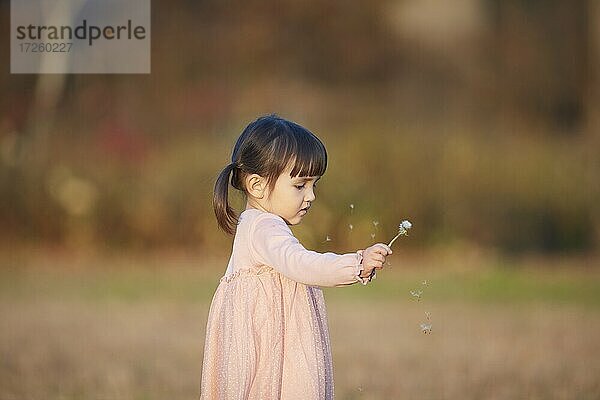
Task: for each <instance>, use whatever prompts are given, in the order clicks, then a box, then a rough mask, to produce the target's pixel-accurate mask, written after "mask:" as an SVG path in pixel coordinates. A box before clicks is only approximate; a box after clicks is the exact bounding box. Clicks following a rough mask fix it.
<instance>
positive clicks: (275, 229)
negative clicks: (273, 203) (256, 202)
mask: <svg viewBox="0 0 600 400" xmlns="http://www.w3.org/2000/svg"><path fill="white" fill-rule="evenodd" d="M249 247H250V254H251V255H252V257H253V258H254V260H255V262H256V263H257V264H264V265H268V266H270V267H272V268H274V269H275V270H277V271H279V272H280V273H281V274H282V275H284V276H286V277H288V278H289V279H292V280H294V281H297V282H300V283H303V284H305V285H311V286H325V287H333V286H344V285H351V284H353V283H356V282H361V283H363V285H365V284H366V283H367V282H369V281H370V279H369V278H361V277H360V273H361V271H362V270H363V265H362V251H360V250H359V251H357V252H356V253H348V254H341V255H340V254H335V253H331V252H327V253H317V252H316V251H312V250H307V249H305V248H304V246H302V244H300V242H299V241H298V239H296V238H295V237H294V235H293V234H292V231H291V230H290V228H289V227H288V226H287V224H286V223H285V221H284V220H283V219H282V218H281V217H278V216H277V215H274V214H271V213H265V214H261V215H259V216H258V217H256V219H255V220H254V221H253V223H252V226H251V227H250V242H249Z"/></svg>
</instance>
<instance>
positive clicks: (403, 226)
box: [388, 220, 412, 247]
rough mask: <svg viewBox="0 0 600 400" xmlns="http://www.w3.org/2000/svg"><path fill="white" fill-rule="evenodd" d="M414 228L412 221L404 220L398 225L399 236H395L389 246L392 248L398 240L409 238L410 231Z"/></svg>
mask: <svg viewBox="0 0 600 400" xmlns="http://www.w3.org/2000/svg"><path fill="white" fill-rule="evenodd" d="M410 228H412V224H411V223H410V221H407V220H404V221H402V222H401V223H400V225H398V234H397V235H396V236H394V238H393V239H392V240H391V242H390V243H389V244H388V246H389V247H392V244H394V242H395V241H396V239H398V238H399V237H400V236H408V230H409V229H410Z"/></svg>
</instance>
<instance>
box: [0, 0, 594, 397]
mask: <svg viewBox="0 0 600 400" xmlns="http://www.w3.org/2000/svg"><path fill="white" fill-rule="evenodd" d="M0 16H1V21H2V24H1V25H0V32H2V36H3V37H5V38H8V37H9V29H10V2H9V1H6V0H4V1H0ZM151 41H152V73H151V74H149V75H11V74H10V63H9V54H10V53H9V51H10V49H9V41H8V40H4V41H2V42H0V51H1V52H2V55H3V57H2V59H3V60H4V62H3V63H1V65H0V71H1V73H0V93H1V96H0V275H1V276H2V277H1V281H0V309H1V310H2V314H1V315H2V319H3V322H2V324H1V326H0V360H1V361H0V398H7V399H21V398H28V399H54V398H56V399H59V398H60V399H76V398H77V399H80V398H84V399H95V398H111V399H164V398H171V399H184V398H195V397H197V396H198V395H199V384H200V372H201V366H202V354H203V352H202V351H203V345H204V329H205V324H206V317H207V314H208V307H209V305H210V301H211V298H212V295H213V293H214V290H215V288H216V286H217V284H218V279H219V277H220V276H221V275H222V274H223V273H224V271H225V268H226V266H227V261H228V257H229V254H230V251H231V244H232V238H231V237H229V236H227V235H225V234H224V233H223V232H221V231H219V230H218V227H217V224H216V220H215V218H214V214H213V210H212V203H211V201H212V189H213V184H214V180H215V179H216V176H217V175H218V173H219V172H220V171H221V169H222V168H223V167H224V166H225V165H227V164H228V163H229V160H230V156H231V151H232V148H233V144H234V143H235V140H236V139H237V137H238V135H239V134H240V132H241V130H242V129H243V128H244V127H245V126H246V124H248V123H249V122H250V121H252V120H254V119H256V118H257V117H258V116H259V115H262V114H267V113H273V112H274V113H277V114H279V115H281V116H282V117H284V118H287V119H291V120H294V121H296V122H298V123H300V124H301V125H303V126H305V127H307V128H308V129H310V130H311V131H313V132H314V133H315V134H316V135H317V136H319V138H321V140H322V141H323V142H324V144H325V145H326V147H327V150H328V154H329V166H328V169H327V173H326V174H325V175H324V177H323V178H322V179H321V181H320V185H319V187H318V189H317V201H316V202H315V204H314V207H312V208H311V212H310V214H309V215H308V216H307V217H306V218H305V219H304V223H303V224H302V225H300V226H297V227H294V228H293V230H294V232H295V233H296V234H297V236H298V238H299V239H300V241H301V242H302V243H303V244H304V245H305V247H307V248H309V249H313V250H317V251H321V252H324V251H333V252H337V253H345V252H353V251H355V250H356V249H359V248H365V247H367V246H369V245H371V244H372V243H374V242H386V243H387V242H388V241H389V240H390V239H391V238H392V237H393V236H394V235H395V234H396V233H397V227H398V224H399V222H400V221H401V220H402V219H409V220H410V221H411V222H412V223H413V229H412V230H411V232H410V236H408V237H406V238H404V237H403V238H401V239H400V240H399V241H397V242H396V243H395V245H394V250H395V251H394V255H393V256H391V257H389V259H388V261H389V265H388V266H387V267H386V269H385V270H384V271H382V272H381V273H379V274H378V278H377V279H376V280H375V281H374V282H373V283H372V284H370V285H369V286H366V287H351V288H343V289H337V288H336V289H326V290H325V296H326V299H327V302H328V312H329V319H330V330H331V336H332V345H333V352H334V363H335V366H336V367H335V378H336V398H340V399H382V398H386V399H387V398H408V399H455V398H461V399H481V398H486V399H515V398H531V399H573V398H577V399H597V398H600V382H598V380H597V376H598V375H600V357H599V356H600V342H598V341H597V336H598V334H599V333H600V315H599V313H598V309H599V307H600V263H599V261H600V257H599V251H598V250H599V249H600V228H599V226H600V206H598V204H599V202H600V184H599V183H598V182H600V107H599V104H600V102H599V100H600V82H599V80H598V78H599V77H598V71H599V67H600V58H599V57H600V4H599V3H598V2H596V1H592V0H572V1H558V0H548V1H533V0H511V1H500V0H455V1H453V2H451V3H449V2H446V1H442V0H420V1H417V0H396V1H392V0H375V1H370V2H364V1H356V0H351V1H338V0H335V1H317V0H306V1H303V2H297V1H253V0H250V1H246V2H243V3H235V2H234V3H232V2H222V1H221V2H219V1H189V0H172V1H170V2H166V1H158V0H155V1H153V2H152V33H151ZM231 201H232V202H233V204H234V205H235V207H236V208H237V210H238V212H239V211H241V210H243V208H244V205H245V203H244V202H243V199H242V197H241V196H240V195H239V194H237V193H234V192H233V189H232V192H231ZM411 291H412V292H413V294H411ZM419 292H422V293H421V295H420V297H419V296H415V295H414V294H418V293H419ZM356 310H359V312H358V313H357V312H356ZM422 324H424V325H425V326H426V327H427V326H428V325H431V333H430V334H428V333H424V332H423V330H422ZM425 331H426V332H427V331H428V329H425ZM365 338H370V339H369V340H368V341H366V342H365V343H364V344H363V345H361V346H360V349H358V350H357V349H356V347H355V343H357V341H365Z"/></svg>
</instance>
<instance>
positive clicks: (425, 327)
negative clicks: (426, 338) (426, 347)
mask: <svg viewBox="0 0 600 400" xmlns="http://www.w3.org/2000/svg"><path fill="white" fill-rule="evenodd" d="M421 331H422V332H423V333H424V334H430V333H431V324H421Z"/></svg>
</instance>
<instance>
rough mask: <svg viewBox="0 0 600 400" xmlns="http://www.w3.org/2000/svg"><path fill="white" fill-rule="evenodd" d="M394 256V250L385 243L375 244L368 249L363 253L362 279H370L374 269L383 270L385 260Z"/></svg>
mask: <svg viewBox="0 0 600 400" xmlns="http://www.w3.org/2000/svg"><path fill="white" fill-rule="evenodd" d="M390 254H392V249H390V247H389V246H388V245H387V244H385V243H375V244H374V245H373V246H371V247H367V248H366V249H365V250H364V251H363V254H362V256H363V259H362V265H363V268H364V269H363V271H362V272H361V274H360V277H361V278H368V277H369V276H371V273H372V272H373V270H374V269H382V268H383V264H384V263H385V258H386V257H387V256H388V255H390Z"/></svg>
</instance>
